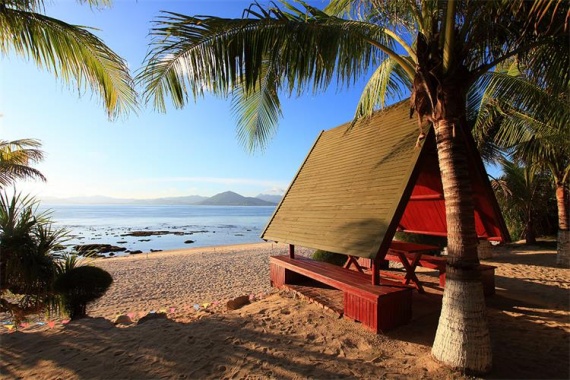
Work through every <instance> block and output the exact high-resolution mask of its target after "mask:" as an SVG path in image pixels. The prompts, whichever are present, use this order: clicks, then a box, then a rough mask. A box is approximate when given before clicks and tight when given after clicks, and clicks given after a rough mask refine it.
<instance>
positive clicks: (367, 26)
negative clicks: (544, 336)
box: [139, 0, 570, 372]
mask: <svg viewBox="0 0 570 380" xmlns="http://www.w3.org/2000/svg"><path fill="white" fill-rule="evenodd" d="M301 4H302V7H303V9H298V8H296V7H294V6H293V5H291V4H289V3H283V5H282V7H276V6H272V5H271V6H268V7H267V8H263V7H261V6H259V5H258V4H254V5H252V6H251V7H250V8H249V9H247V10H245V11H244V18H240V19H224V18H219V17H213V16H196V17H190V16H185V15H181V14H176V13H168V12H167V13H164V14H163V15H162V16H161V17H160V18H159V20H158V25H157V26H156V27H155V28H154V29H153V30H152V31H151V34H152V35H153V37H154V42H153V48H152V49H151V51H150V54H149V56H148V58H147V62H146V67H145V68H144V70H143V71H142V72H141V73H140V74H139V80H140V81H141V82H144V83H145V85H146V90H145V100H146V101H147V102H153V103H154V106H155V107H156V108H157V109H159V110H164V109H165V100H166V98H167V97H168V96H170V97H171V98H172V101H173V103H174V105H175V106H176V107H182V106H184V105H185V103H186V102H187V101H188V98H190V97H194V98H197V97H200V96H202V95H203V94H204V93H205V92H206V91H208V92H212V93H214V94H217V95H220V96H223V97H228V96H232V98H233V102H234V103H233V109H234V110H235V112H236V113H237V115H238V128H239V131H240V133H241V134H240V135H241V136H243V138H244V139H245V141H246V143H248V145H249V146H250V147H257V146H258V145H263V144H265V143H267V141H268V138H269V137H270V136H271V134H272V131H273V129H274V128H275V127H276V125H277V120H278V118H279V116H280V112H281V109H280V101H279V97H280V94H283V93H285V94H286V95H287V94H289V95H292V94H301V93H303V92H304V91H313V92H319V91H322V90H325V89H326V88H328V87H329V85H330V84H331V83H333V82H334V83H336V84H337V85H338V86H339V87H344V86H346V85H350V84H351V83H353V81H355V80H356V79H357V78H360V77H362V76H364V75H367V74H368V73H369V72H370V70H372V74H371V75H370V78H369V81H368V84H367V86H366V88H365V89H364V92H363V95H362V98H361V100H360V102H359V104H358V105H357V112H356V118H361V117H366V116H368V115H370V114H371V113H372V112H373V111H374V109H376V108H377V107H378V106H382V105H383V104H384V101H385V99H386V97H385V96H386V95H387V94H388V95H390V94H392V95H402V94H405V93H406V91H408V90H409V89H410V88H411V112H415V113H417V115H418V119H419V122H420V125H422V127H423V122H424V121H428V122H430V123H431V125H432V126H433V129H434V131H435V136H436V141H437V149H438V159H439V165H440V168H441V171H442V182H443V188H444V196H445V199H446V217H447V224H448V226H456V227H455V228H449V231H448V252H449V260H448V268H447V275H448V277H447V279H448V281H447V283H446V288H445V292H444V298H443V307H442V311H441V316H440V320H439V325H438V329H437V333H436V337H435V341H434V345H433V350H432V353H433V355H434V356H435V357H436V358H437V359H439V360H440V361H442V362H444V363H446V364H448V365H450V366H453V367H458V368H462V369H465V370H471V371H476V372H485V371H488V370H489V369H490V368H491V364H492V360H491V344H490V337H489V333H488V327H487V321H486V315H485V303H484V298H483V289H482V286H481V284H480V281H478V272H477V271H476V270H474V268H475V267H476V266H477V265H478V258H477V237H476V234H475V223H474V206H473V199H472V191H471V184H470V179H469V171H468V168H467V157H466V155H465V151H466V149H465V143H466V140H465V139H466V138H467V134H468V128H467V125H466V96H467V91H468V89H469V88H470V86H471V85H473V84H474V83H476V82H477V80H478V79H479V78H480V77H481V76H482V75H483V74H485V73H486V72H488V71H489V70H491V69H492V68H493V67H495V66H496V65H498V64H499V63H501V62H503V61H504V60H506V59H509V58H510V57H514V56H518V57H519V59H520V60H521V61H524V62H525V63H526V64H527V65H528V67H530V68H532V70H533V71H534V72H535V73H536V75H537V76H540V77H545V78H552V77H558V78H559V82H558V83H560V85H559V87H561V88H567V85H568V78H569V75H570V74H569V70H568V62H569V55H570V54H569V52H568V51H567V49H561V48H560V46H568V35H567V33H566V32H567V24H566V21H567V20H568V4H567V3H566V2H564V1H563V0H558V1H556V0H555V1H552V2H545V1H540V0H539V1H536V2H527V1H524V0H514V1H509V2H505V1H472V0H471V1H469V0H448V1H436V0H393V1H387V0H369V1H364V0H332V1H330V3H329V5H328V6H327V7H326V8H325V10H324V11H323V10H319V9H317V8H314V7H311V6H309V5H307V4H305V3H301ZM412 40H413V41H412ZM552 83H554V81H552ZM407 84H411V85H409V86H407V87H406V85H407ZM421 133H425V129H422V132H421ZM420 136H421V134H420Z"/></svg>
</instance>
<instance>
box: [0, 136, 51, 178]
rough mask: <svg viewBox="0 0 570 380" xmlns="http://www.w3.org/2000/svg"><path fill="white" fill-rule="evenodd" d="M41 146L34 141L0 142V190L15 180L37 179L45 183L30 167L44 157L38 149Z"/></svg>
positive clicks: (39, 174) (36, 171)
mask: <svg viewBox="0 0 570 380" xmlns="http://www.w3.org/2000/svg"><path fill="white" fill-rule="evenodd" d="M41 146H42V144H41V143H40V142H39V141H38V140H34V139H21V140H14V141H5V140H0V188H2V187H5V186H7V185H9V184H11V183H13V182H14V181H15V180H16V179H18V178H20V179H27V178H37V179H40V180H42V181H45V180H46V178H45V177H44V176H43V174H42V173H41V172H40V171H39V170H37V169H34V168H32V167H31V166H30V164H31V163H35V162H39V161H41V160H42V159H43V157H44V152H43V151H42V150H40V149H39V148H40V147H41Z"/></svg>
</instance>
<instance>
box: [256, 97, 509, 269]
mask: <svg viewBox="0 0 570 380" xmlns="http://www.w3.org/2000/svg"><path fill="white" fill-rule="evenodd" d="M427 129H429V131H427ZM426 132H427V136H426V138H425V139H424V140H422V142H421V143H420V146H418V143H417V141H418V136H419V133H420V131H419V128H418V124H417V119H416V118H410V117H409V101H403V102H400V103H398V104H396V105H394V106H392V107H390V108H387V109H385V110H384V111H381V112H377V113H375V114H374V115H373V116H372V117H371V118H369V119H367V120H365V121H362V122H360V123H358V124H357V125H355V126H354V127H352V128H351V124H350V123H347V124H343V125H341V126H339V127H337V128H334V129H331V130H328V131H324V132H322V133H321V135H320V136H319V137H318V139H317V141H316V142H315V144H314V146H313V148H312V149H311V151H310V152H309V154H308V156H307V158H306V159H305V162H304V163H303V164H302V166H301V168H300V169H299V172H298V173H297V175H296V177H295V178H294V179H293V182H292V183H291V185H290V187H289V189H288V190H287V192H286V193H285V196H284V197H283V199H282V201H281V203H280V204H279V206H278V207H277V209H276V210H275V212H274V214H273V216H272V218H271V219H270V221H269V223H268V224H267V226H266V228H265V230H264V231H263V233H262V235H261V238H262V239H265V240H273V241H277V242H282V243H287V244H293V245H299V246H303V247H309V248H317V249H323V250H326V251H330V252H338V253H343V254H347V255H352V256H359V257H365V258H371V259H374V258H375V257H376V256H377V254H378V253H379V252H382V253H384V252H386V251H387V249H388V247H389V246H390V244H391V241H392V238H393V236H394V233H395V232H396V230H398V231H405V232H409V233H416V234H428V235H434V236H446V235H447V223H446V217H445V199H444V196H443V186H442V183H441V173H440V171H439V165H438V160H437V150H436V146H435V138H434V133H433V130H431V129H430V128H426ZM466 154H467V158H468V164H469V174H470V177H471V183H472V188H473V201H474V206H475V215H474V216H475V229H476V233H477V236H478V238H479V239H487V240H496V241H508V240H509V236H508V231H507V229H506V227H505V223H504V221H503V218H502V216H501V213H500V210H499V207H498V205H497V202H496V199H495V196H494V194H493V191H492V189H491V187H490V184H489V180H488V177H487V174H486V173H485V168H484V166H483V163H482V161H481V157H480V156H479V153H478V152H477V149H476V147H475V144H474V142H473V139H472V138H471V136H469V135H468V136H467V137H466Z"/></svg>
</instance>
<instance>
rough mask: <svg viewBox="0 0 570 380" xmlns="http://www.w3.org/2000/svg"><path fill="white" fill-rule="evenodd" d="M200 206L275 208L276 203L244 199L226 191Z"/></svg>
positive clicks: (201, 203) (200, 203) (204, 201)
mask: <svg viewBox="0 0 570 380" xmlns="http://www.w3.org/2000/svg"><path fill="white" fill-rule="evenodd" d="M197 204H199V205H208V206H275V205H276V203H275V202H267V201H264V200H263V199H259V198H253V197H244V196H243V195H239V194H237V193H234V192H233V191H226V192H224V193H220V194H216V195H214V196H213V197H210V198H208V199H205V200H203V201H201V202H198V203H197Z"/></svg>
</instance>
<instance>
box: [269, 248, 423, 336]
mask: <svg viewBox="0 0 570 380" xmlns="http://www.w3.org/2000/svg"><path fill="white" fill-rule="evenodd" d="M270 267H271V269H270V270H271V285H272V286H275V287H278V288H281V287H286V286H287V284H299V283H302V282H303V280H304V279H306V278H310V279H313V280H315V281H318V282H320V283H323V284H326V285H329V286H331V287H333V288H335V289H338V290H340V291H342V293H343V308H344V312H343V315H344V317H346V318H349V319H352V320H356V321H359V322H361V323H362V324H363V325H364V326H366V327H367V328H369V329H371V330H372V331H374V332H375V333H380V332H382V331H386V330H389V329H392V328H394V327H397V326H400V325H403V324H406V323H408V322H409V321H410V319H411V317H412V288H411V287H409V286H405V285H402V284H400V283H397V282H395V281H391V280H387V279H384V278H382V279H381V280H380V285H373V284H372V283H371V277H370V275H369V274H365V273H361V272H358V271H354V270H349V269H344V268H342V267H339V266H336V265H333V264H329V263H324V262H320V261H315V260H311V259H307V258H301V257H299V258H294V259H293V258H290V257H289V256H273V257H271V258H270Z"/></svg>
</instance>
